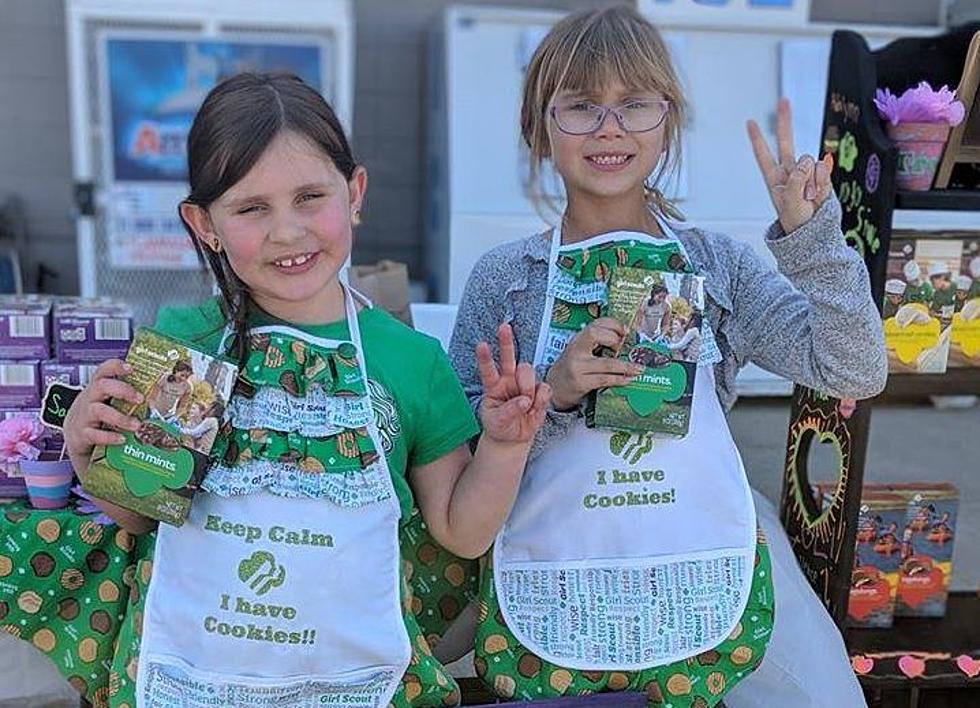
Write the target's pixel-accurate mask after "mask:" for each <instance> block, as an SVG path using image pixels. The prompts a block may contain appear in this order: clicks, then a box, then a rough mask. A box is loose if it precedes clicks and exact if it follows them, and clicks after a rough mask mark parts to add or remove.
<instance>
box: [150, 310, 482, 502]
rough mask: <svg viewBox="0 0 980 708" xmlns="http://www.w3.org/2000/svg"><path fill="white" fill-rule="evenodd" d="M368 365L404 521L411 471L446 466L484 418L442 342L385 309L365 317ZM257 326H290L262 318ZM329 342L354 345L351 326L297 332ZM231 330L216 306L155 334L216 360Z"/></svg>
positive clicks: (163, 313) (166, 319)
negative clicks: (447, 457) (480, 417)
mask: <svg viewBox="0 0 980 708" xmlns="http://www.w3.org/2000/svg"><path fill="white" fill-rule="evenodd" d="M357 322H358V324H359V325H360V328H361V339H362V342H363V346H364V355H365V357H366V359H367V374H368V388H369V390H370V393H371V403H372V404H373V407H374V415H375V420H376V421H377V424H378V431H379V433H380V436H381V442H382V445H383V446H384V451H385V457H386V458H387V460H388V467H389V468H390V469H391V476H392V479H393V480H394V485H395V492H396V493H397V495H398V502H399V505H400V506H401V513H402V520H403V521H404V520H407V519H408V517H409V515H410V514H411V510H412V506H413V505H414V500H413V498H412V490H411V488H410V487H409V486H408V480H407V478H406V474H405V473H406V471H407V470H408V469H410V468H413V467H420V466H422V465H426V464H428V463H430V462H434V461H435V460H438V459H439V458H440V457H442V456H444V455H446V454H447V453H449V452H451V451H452V450H454V449H456V448H457V447H459V446H460V445H462V444H463V443H465V442H466V441H467V440H469V439H470V438H471V437H473V436H474V435H476V434H477V433H478V432H479V426H478V425H477V422H476V418H475V417H474V416H473V411H472V409H471V408H470V405H469V403H468V402H467V400H466V396H465V394H464V393H463V389H462V387H461V386H460V384H459V380H458V379H457V378H456V374H455V373H454V372H453V369H452V367H451V366H450V364H449V359H448V358H447V357H446V354H445V353H444V352H443V350H442V347H441V346H440V345H439V342H438V341H436V340H435V339H433V338H431V337H428V336H426V335H424V334H420V333H419V332H416V331H415V330H413V329H411V328H410V327H406V326H405V325H404V324H402V323H401V322H399V321H398V320H396V319H395V318H394V317H392V316H391V315H389V314H388V313H387V312H385V311H384V310H381V309H379V308H370V309H368V308H365V309H362V310H361V311H360V312H359V313H358V316H357ZM252 324H253V325H254V326H261V325H269V324H288V323H283V322H282V321H280V320H277V319H276V318H274V317H272V316H271V315H269V314H266V313H264V312H261V311H257V312H256V314H255V316H254V317H253V318H252ZM292 326H293V327H295V328H297V329H301V330H303V331H304V332H306V333H308V334H311V335H314V336H316V337H322V338H325V339H341V340H348V339H350V333H349V330H348V328H347V321H346V320H340V321H337V322H331V323H329V324H323V325H292ZM224 328H225V318H224V316H223V315H222V314H221V310H220V308H219V306H218V301H217V300H216V299H212V300H208V301H207V302H205V303H204V304H203V305H200V306H198V307H186V308H163V309H161V310H160V312H159V314H158V316H157V322H156V325H155V329H157V330H158V331H159V332H161V333H163V334H168V335H170V336H172V337H178V338H180V339H183V340H185V341H187V342H188V343H189V344H194V345H196V346H198V347H199V348H200V349H202V350H203V351H206V352H209V353H215V352H216V351H217V349H218V344H219V343H220V341H221V335H222V334H223V332H224Z"/></svg>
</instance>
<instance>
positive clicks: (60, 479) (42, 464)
mask: <svg viewBox="0 0 980 708" xmlns="http://www.w3.org/2000/svg"><path fill="white" fill-rule="evenodd" d="M20 471H21V474H23V475H24V482H26V483H27V496H28V497H29V498H30V500H31V504H32V505H33V506H34V508H35V509H61V508H62V507H64V506H67V504H68V494H69V492H70V491H71V485H72V482H73V481H74V479H75V470H74V468H73V467H72V466H71V460H69V459H68V458H65V459H64V460H24V461H22V462H21V463H20Z"/></svg>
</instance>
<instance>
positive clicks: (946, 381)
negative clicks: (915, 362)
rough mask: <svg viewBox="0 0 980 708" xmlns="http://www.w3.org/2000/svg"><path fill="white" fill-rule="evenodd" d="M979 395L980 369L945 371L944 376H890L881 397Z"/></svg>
mask: <svg viewBox="0 0 980 708" xmlns="http://www.w3.org/2000/svg"><path fill="white" fill-rule="evenodd" d="M967 395H980V368H976V367H974V368H962V369H947V370H946V373H945V374H890V375H889V376H888V385H887V386H886V387H885V391H884V393H882V394H881V396H882V397H887V398H892V397H894V398H905V397H914V396H967Z"/></svg>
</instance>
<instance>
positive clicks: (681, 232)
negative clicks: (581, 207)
mask: <svg viewBox="0 0 980 708" xmlns="http://www.w3.org/2000/svg"><path fill="white" fill-rule="evenodd" d="M840 220H841V208H840V203H839V202H838V201H837V199H836V197H834V196H831V197H830V198H828V199H827V200H826V201H825V202H824V203H823V204H822V205H821V207H820V208H819V209H818V210H817V213H816V214H814V216H813V218H812V219H810V221H808V222H807V223H805V224H803V225H802V226H800V227H799V228H798V229H796V230H795V231H793V232H792V233H789V234H786V233H785V232H783V230H782V228H781V227H780V225H779V222H778V221H777V222H774V223H773V224H772V225H771V226H770V227H769V229H768V231H767V233H766V245H767V246H768V247H769V250H770V251H772V253H773V255H774V256H775V259H776V264H777V266H778V272H777V271H775V270H773V269H772V268H771V267H769V266H768V265H767V264H766V263H765V262H764V261H763V260H762V259H761V258H759V256H758V255H757V254H756V253H755V251H753V249H752V247H751V246H750V245H749V244H747V243H744V242H741V241H737V240H735V239H733V238H731V237H729V236H725V235H722V234H715V233H707V232H704V231H702V230H700V229H697V228H693V227H691V226H690V225H686V224H675V225H674V229H675V232H676V234H677V237H678V239H679V240H680V241H681V243H682V244H683V245H684V248H685V249H686V250H687V253H688V255H689V257H690V259H691V261H692V264H693V267H694V270H695V272H696V273H698V274H700V275H703V276H705V291H706V293H707V301H706V306H705V315H706V318H707V321H708V323H709V324H710V325H711V328H712V331H713V332H714V333H715V337H716V339H717V341H718V347H719V349H720V350H721V354H722V360H721V362H719V363H718V364H716V365H715V381H716V389H717V392H718V398H719V400H720V401H721V404H722V406H723V407H724V409H725V410H726V411H727V410H729V409H730V408H731V407H732V405H734V403H735V375H736V374H737V373H738V370H739V369H741V368H742V367H743V366H745V364H747V363H748V362H749V361H753V362H755V363H756V364H758V365H759V366H761V367H762V368H763V369H766V370H767V371H771V372H773V373H775V374H779V375H780V376H784V377H786V378H788V379H791V380H793V381H795V382H797V383H801V384H804V385H806V386H809V387H811V388H815V389H818V390H820V391H823V392H825V393H828V394H831V395H833V396H836V397H849V398H869V397H871V396H874V395H876V394H878V393H880V392H881V390H882V389H883V388H884V386H885V379H886V377H887V372H888V361H887V357H886V355H885V346H884V337H883V333H882V326H881V318H880V317H879V315H878V310H877V309H876V308H875V305H874V302H873V301H872V298H871V289H870V284H869V281H868V272H867V270H866V269H865V267H864V263H862V261H861V258H860V257H859V256H858V255H857V253H855V252H854V250H852V249H851V248H850V247H848V245H847V243H846V242H845V240H844V235H843V234H842V233H841V229H840ZM550 238H551V232H545V233H542V234H537V235H535V236H531V237H529V238H526V239H523V240H520V241H514V242H511V243H507V244H504V245H502V246H498V247H497V248H494V249H493V250H491V251H489V252H488V253H486V254H484V255H483V256H482V257H481V258H480V260H479V261H478V262H477V264H476V265H475V266H474V267H473V271H472V273H470V277H469V280H468V281H467V283H466V289H465V291H464V293H463V299H462V301H461V303H460V306H459V314H458V316H457V318H456V327H455V330H454V331H453V337H452V342H451V343H450V346H449V357H450V360H451V361H452V364H453V367H454V368H455V369H456V373H457V375H458V376H459V379H460V381H461V382H462V384H463V390H464V391H465V392H466V396H467V398H468V399H469V401H470V404H471V405H472V406H473V408H474V411H476V410H478V408H479V404H480V399H481V396H482V387H481V385H480V375H479V372H478V370H477V367H476V356H475V354H474V348H475V347H476V345H477V343H479V342H481V341H485V342H489V343H490V345H491V348H492V349H493V352H494V356H495V357H496V356H498V351H497V340H496V331H497V327H498V326H499V325H500V323H502V322H509V323H510V324H511V326H512V327H513V329H514V335H515V339H516V343H517V358H518V361H528V362H532V361H533V359H534V351H535V347H536V345H537V341H538V330H539V328H540V325H541V317H542V313H543V311H544V303H545V296H546V289H547V281H548V258H549V253H550V251H549V247H550ZM545 373H547V372H546V371H544V370H540V369H539V370H538V376H539V377H541V378H543V377H544V375H545ZM576 417H577V413H575V412H571V413H562V412H558V411H554V410H552V411H549V413H548V417H547V419H546V421H545V424H544V426H543V427H542V428H541V430H540V431H539V432H538V436H537V438H536V440H535V445H534V449H533V450H532V452H531V456H532V457H534V456H535V455H536V454H537V453H538V452H540V450H541V449H542V448H543V447H544V446H545V445H547V444H548V443H549V442H550V441H552V440H554V439H556V438H558V437H560V436H562V435H564V434H565V433H566V432H567V430H568V428H569V426H571V424H572V423H573V422H574V421H575V419H576Z"/></svg>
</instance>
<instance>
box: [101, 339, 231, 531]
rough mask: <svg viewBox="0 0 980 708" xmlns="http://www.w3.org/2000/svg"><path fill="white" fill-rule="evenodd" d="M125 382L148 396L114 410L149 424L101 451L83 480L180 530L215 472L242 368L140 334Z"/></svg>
mask: <svg viewBox="0 0 980 708" xmlns="http://www.w3.org/2000/svg"><path fill="white" fill-rule="evenodd" d="M126 362H127V363H128V364H130V365H131V366H132V367H133V372H132V373H131V374H129V375H128V376H127V377H125V381H126V382H127V383H129V384H130V385H131V386H133V387H134V388H135V389H136V390H137V391H139V393H140V394H142V396H143V402H142V403H140V404H138V405H134V404H131V403H128V402H126V401H123V400H120V399H114V400H113V402H112V405H113V406H114V407H115V408H117V409H118V410H120V411H122V412H123V413H125V414H127V415H131V416H134V417H136V418H138V419H139V420H140V421H142V424H141V426H140V428H139V430H136V431H135V432H134V431H129V430H123V431H120V432H122V434H123V435H124V436H125V438H126V441H125V443H123V444H121V445H111V446H108V447H101V446H100V447H97V448H96V449H95V451H94V452H93V453H92V461H91V464H90V465H89V468H88V471H87V472H86V473H85V475H84V477H83V479H82V486H83V488H84V489H85V491H86V492H88V493H89V494H91V495H92V496H94V497H96V498H98V499H103V500H105V501H109V502H112V503H114V504H118V505H119V506H122V507H125V508H126V509H129V510H131V511H135V512H137V513H139V514H142V515H144V516H148V517H150V518H153V519H157V520H159V521H164V522H166V523H169V524H173V525H175V526H180V525H181V524H183V522H184V519H185V518H186V517H187V513H188V512H189V511H190V504H191V498H192V497H193V495H194V492H195V491H196V490H197V487H198V485H199V484H200V482H201V480H202V479H203V477H204V474H205V472H206V471H207V467H208V461H209V458H208V454H209V453H210V452H211V447H212V445H213V444H214V441H215V438H216V437H217V435H218V429H219V428H220V426H221V423H222V420H223V419H224V416H225V409H226V407H227V406H228V401H229V400H230V398H231V392H232V389H233V388H234V386H235V382H236V379H237V376H238V368H237V367H236V366H235V365H234V364H233V363H231V362H229V361H226V360H224V359H221V358H219V357H215V356H210V355H206V354H204V353H202V352H200V351H197V350H195V349H193V348H192V347H190V346H188V345H187V344H186V343H184V342H180V341H178V340H176V339H173V338H170V337H165V336H163V335H161V334H159V333H157V332H154V331H153V330H151V329H147V328H140V329H139V330H137V332H136V336H135V337H134V339H133V343H132V346H131V347H130V348H129V352H128V354H127V355H126Z"/></svg>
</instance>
